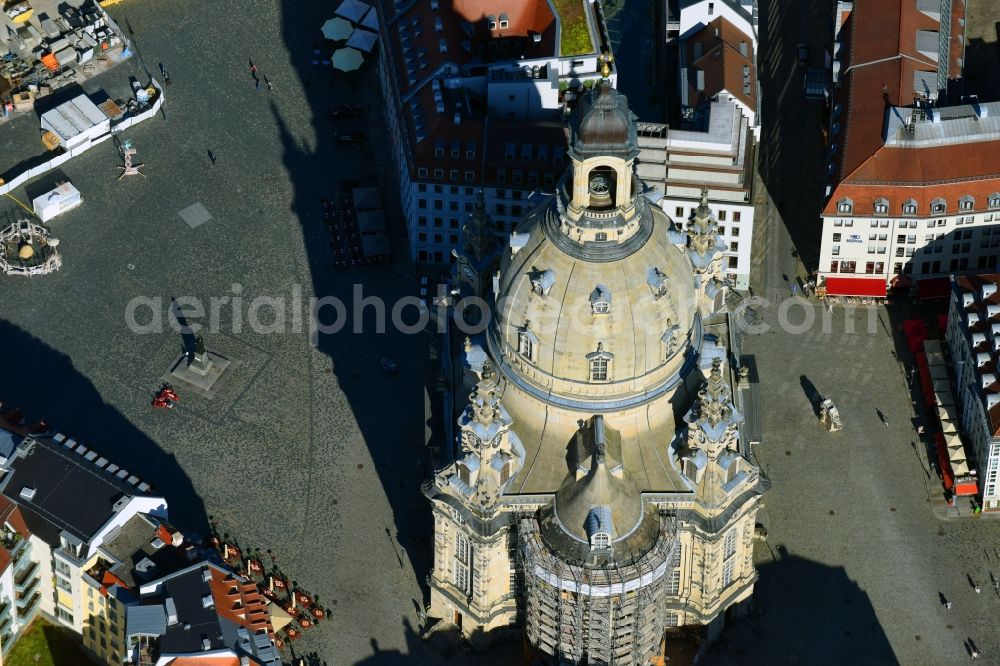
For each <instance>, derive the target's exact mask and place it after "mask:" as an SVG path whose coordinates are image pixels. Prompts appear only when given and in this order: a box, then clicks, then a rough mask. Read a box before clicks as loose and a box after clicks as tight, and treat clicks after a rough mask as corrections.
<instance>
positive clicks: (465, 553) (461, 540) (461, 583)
mask: <svg viewBox="0 0 1000 666" xmlns="http://www.w3.org/2000/svg"><path fill="white" fill-rule="evenodd" d="M471 564H472V546H471V545H470V544H469V539H468V537H466V536H465V535H464V534H456V535H455V570H454V574H455V575H454V583H455V587H457V588H458V589H459V590H461V591H462V592H465V593H466V594H469V592H470V591H471V590H472V587H471V582H472V581H471V576H470V574H469V568H470V565H471Z"/></svg>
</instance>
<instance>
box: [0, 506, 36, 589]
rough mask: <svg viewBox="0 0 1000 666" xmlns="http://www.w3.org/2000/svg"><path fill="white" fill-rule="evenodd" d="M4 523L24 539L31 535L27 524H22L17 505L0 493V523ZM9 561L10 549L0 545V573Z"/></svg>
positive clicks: (22, 518) (22, 519)
mask: <svg viewBox="0 0 1000 666" xmlns="http://www.w3.org/2000/svg"><path fill="white" fill-rule="evenodd" d="M4 523H6V524H8V525H10V526H11V527H12V528H13V529H14V531H15V532H17V533H18V534H20V535H21V536H22V537H23V538H25V539H27V538H28V537H29V536H31V532H29V531H28V526H27V525H25V524H24V517H23V516H22V515H21V511H20V509H18V508H17V505H15V504H14V503H13V502H11V501H10V500H8V499H7V498H6V497H3V496H2V495H0V525H3V524H4ZM10 562H11V554H10V551H8V550H7V549H6V548H3V547H0V573H3V571H5V570H6V569H7V566H8V565H10Z"/></svg>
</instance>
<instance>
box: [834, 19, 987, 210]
mask: <svg viewBox="0 0 1000 666" xmlns="http://www.w3.org/2000/svg"><path fill="white" fill-rule="evenodd" d="M953 10H954V13H955V14H956V16H953V21H952V23H953V26H954V28H953V29H952V44H953V48H952V49H951V62H950V63H949V74H950V75H951V76H954V75H957V74H958V73H959V71H960V69H959V66H958V60H957V56H956V55H955V52H956V48H955V47H954V44H955V43H956V42H957V41H958V33H960V32H961V30H962V28H961V26H960V25H959V19H960V18H961V14H962V11H961V8H960V7H959V5H958V3H955V6H954V7H953ZM844 26H845V27H844V28H843V34H844V35H845V38H844V47H843V48H845V49H847V52H848V53H849V60H848V62H847V63H846V67H845V69H844V73H843V75H842V85H841V88H840V90H839V91H838V92H837V93H836V95H835V97H834V101H835V103H836V104H838V105H840V106H841V107H842V108H843V109H844V111H843V115H842V116H841V117H839V118H838V119H835V123H837V125H838V127H839V129H840V131H839V133H835V134H834V135H833V137H832V139H831V140H832V141H833V142H834V143H838V144H839V145H838V148H839V150H838V153H837V158H838V159H839V161H838V162H836V163H835V172H834V173H833V174H832V176H833V177H834V179H835V182H837V187H836V191H835V192H834V193H833V196H832V197H831V198H830V201H829V202H828V203H827V206H826V210H825V211H824V212H825V213H827V214H835V213H836V202H837V201H838V200H840V199H841V198H843V197H844V196H851V195H850V194H848V193H849V192H856V191H857V190H855V188H854V187H853V185H855V184H858V183H863V182H873V181H879V182H881V183H883V185H882V187H881V190H882V191H881V193H880V194H876V195H875V196H880V195H885V196H895V195H898V196H899V197H900V198H901V199H902V198H907V197H909V196H913V197H914V198H918V199H919V198H920V197H921V196H923V195H921V194H920V193H919V192H915V191H913V192H910V191H907V192H905V193H904V192H903V190H901V189H900V190H899V191H895V190H894V189H893V186H910V187H911V188H916V187H919V186H921V185H923V184H924V183H926V182H930V181H937V182H940V181H943V180H954V179H960V178H981V177H983V176H986V175H991V174H993V173H995V172H996V171H997V168H996V159H995V158H993V156H992V155H991V154H990V153H989V152H988V151H982V153H984V154H980V155H976V154H975V153H976V152H979V149H978V147H976V148H970V147H969V146H965V147H961V148H960V147H956V146H946V145H943V146H933V147H925V148H919V149H914V148H895V147H885V146H884V145H883V144H884V135H883V132H884V130H885V127H886V124H887V122H888V119H889V114H891V113H897V112H898V111H893V110H892V108H891V107H908V106H911V105H912V104H913V103H914V99H915V97H916V96H917V95H918V94H923V93H924V92H925V91H924V90H922V89H919V90H918V87H922V85H923V84H922V83H921V81H922V80H927V79H931V80H934V79H936V76H937V69H938V65H937V63H936V62H935V59H936V55H935V56H934V58H931V57H929V56H928V55H927V54H925V53H921V51H920V50H919V47H918V41H920V42H921V43H922V42H923V41H928V40H929V33H932V32H937V31H939V30H940V25H939V23H938V22H937V21H936V20H935V19H934V18H932V17H931V16H929V15H927V14H925V13H923V12H921V11H919V10H918V9H917V6H916V3H915V2H913V0H882V1H879V2H874V1H872V0H865V1H862V2H855V3H854V9H853V11H852V12H851V14H850V16H849V17H848V18H847V20H846V21H845V24H844ZM918 33H919V34H920V35H921V37H919V38H918ZM935 50H936V45H935ZM957 50H958V52H959V54H960V53H961V49H957ZM932 77H933V78H932ZM932 92H936V91H932ZM991 159H992V162H993V164H991V163H990V162H991ZM970 186H971V184H970ZM973 187H974V186H973ZM970 193H971V192H970ZM963 194H964V192H963Z"/></svg>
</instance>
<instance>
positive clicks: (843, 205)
mask: <svg viewBox="0 0 1000 666" xmlns="http://www.w3.org/2000/svg"><path fill="white" fill-rule="evenodd" d="M853 209H854V202H853V201H851V200H850V199H841V200H840V201H838V202H837V212H839V213H850V212H851V211H852V210H853Z"/></svg>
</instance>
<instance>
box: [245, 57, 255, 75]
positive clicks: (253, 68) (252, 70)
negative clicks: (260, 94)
mask: <svg viewBox="0 0 1000 666" xmlns="http://www.w3.org/2000/svg"><path fill="white" fill-rule="evenodd" d="M247 59H248V60H250V59H249V58H247ZM250 74H251V75H252V76H254V77H256V76H257V65H255V64H253V60H250Z"/></svg>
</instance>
